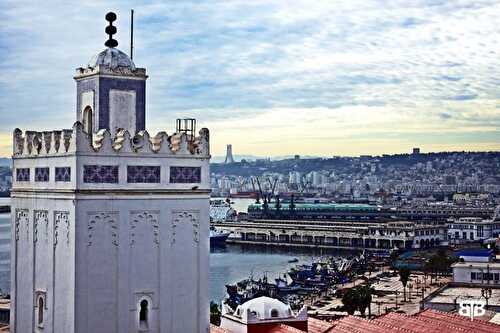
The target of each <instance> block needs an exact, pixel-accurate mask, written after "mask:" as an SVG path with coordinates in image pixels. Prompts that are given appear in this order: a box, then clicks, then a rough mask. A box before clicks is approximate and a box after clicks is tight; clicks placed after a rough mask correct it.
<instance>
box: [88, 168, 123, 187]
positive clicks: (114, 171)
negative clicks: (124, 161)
mask: <svg viewBox="0 0 500 333" xmlns="http://www.w3.org/2000/svg"><path fill="white" fill-rule="evenodd" d="M83 182H84V183H114V184H116V183H118V165H84V166H83Z"/></svg>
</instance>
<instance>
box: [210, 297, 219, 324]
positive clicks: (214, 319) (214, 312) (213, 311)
mask: <svg viewBox="0 0 500 333" xmlns="http://www.w3.org/2000/svg"><path fill="white" fill-rule="evenodd" d="M220 316H221V312H220V309H219V305H218V304H217V303H215V302H213V301H210V323H211V324H213V325H216V326H219V325H220Z"/></svg>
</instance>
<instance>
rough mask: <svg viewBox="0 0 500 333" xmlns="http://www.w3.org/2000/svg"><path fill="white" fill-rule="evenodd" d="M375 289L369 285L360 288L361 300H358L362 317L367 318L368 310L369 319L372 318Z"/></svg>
mask: <svg viewBox="0 0 500 333" xmlns="http://www.w3.org/2000/svg"><path fill="white" fill-rule="evenodd" d="M373 291H374V289H373V288H372V287H371V286H370V285H369V284H366V285H363V286H360V287H358V294H359V300H358V310H359V312H360V313H361V316H363V317H364V316H365V311H366V309H367V308H368V318H370V317H371V316H372V309H371V304H372V295H373Z"/></svg>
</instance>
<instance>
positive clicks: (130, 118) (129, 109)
mask: <svg viewBox="0 0 500 333" xmlns="http://www.w3.org/2000/svg"><path fill="white" fill-rule="evenodd" d="M135 95H136V94H135V91H134V90H130V91H123V90H116V89H111V90H110V91H109V128H110V131H111V133H116V130H117V129H118V128H123V129H126V130H128V131H129V132H130V133H135V131H136V126H135V125H136V124H135V121H136V119H135V116H136V96H135Z"/></svg>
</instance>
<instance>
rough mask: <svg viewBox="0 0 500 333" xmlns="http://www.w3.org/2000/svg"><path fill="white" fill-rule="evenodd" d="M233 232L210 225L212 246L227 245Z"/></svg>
mask: <svg viewBox="0 0 500 333" xmlns="http://www.w3.org/2000/svg"><path fill="white" fill-rule="evenodd" d="M230 234H231V232H229V231H223V230H217V229H216V228H214V227H210V246H216V245H225V244H226V240H227V238H228V237H229V235H230Z"/></svg>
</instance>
